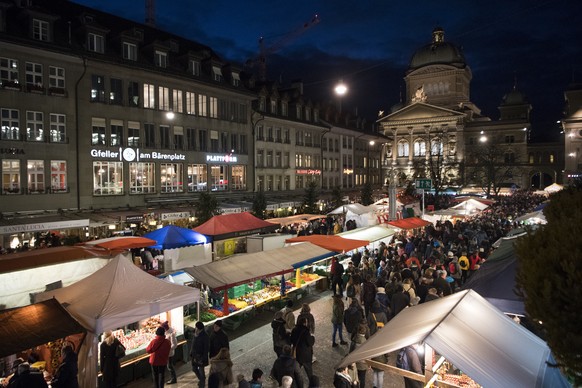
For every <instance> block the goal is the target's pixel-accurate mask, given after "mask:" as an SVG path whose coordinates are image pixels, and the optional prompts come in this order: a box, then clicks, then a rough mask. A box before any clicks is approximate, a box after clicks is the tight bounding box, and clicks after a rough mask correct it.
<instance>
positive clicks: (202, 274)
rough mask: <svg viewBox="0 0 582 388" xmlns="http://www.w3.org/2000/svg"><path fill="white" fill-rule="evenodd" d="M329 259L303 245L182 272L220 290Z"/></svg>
mask: <svg viewBox="0 0 582 388" xmlns="http://www.w3.org/2000/svg"><path fill="white" fill-rule="evenodd" d="M332 255H335V253H334V252H331V251H329V250H327V249H324V248H320V247H318V246H317V245H313V244H311V243H308V242H305V243H300V244H294V245H291V246H287V247H283V248H278V249H271V250H270V251H263V252H255V253H245V254H241V255H235V256H231V257H229V258H227V259H224V260H219V261H213V262H212V263H208V264H204V265H200V266H196V267H192V268H185V269H184V270H185V271H186V272H188V273H189V274H190V275H192V276H194V278H195V279H196V280H198V281H199V282H201V283H203V284H206V285H207V286H208V287H210V288H213V289H217V290H221V289H224V288H229V287H233V286H236V285H238V284H242V283H246V282H248V281H251V280H254V279H260V278H263V277H265V276H274V275H277V274H282V273H287V272H292V271H293V270H294V268H293V265H294V264H297V263H302V262H304V261H307V260H310V259H313V258H316V257H321V256H332Z"/></svg>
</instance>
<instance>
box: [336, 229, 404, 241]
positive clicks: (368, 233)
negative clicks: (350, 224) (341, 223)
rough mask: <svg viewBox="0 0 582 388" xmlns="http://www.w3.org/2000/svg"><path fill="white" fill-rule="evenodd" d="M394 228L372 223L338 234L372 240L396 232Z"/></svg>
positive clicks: (380, 238) (355, 238) (356, 238)
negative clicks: (372, 224)
mask: <svg viewBox="0 0 582 388" xmlns="http://www.w3.org/2000/svg"><path fill="white" fill-rule="evenodd" d="M396 230H397V229H396V228H393V227H391V226H384V225H374V226H368V227H365V228H358V229H353V230H348V231H347V232H342V233H338V236H341V237H344V238H350V239H353V240H368V241H370V242H374V241H378V240H382V239H385V238H387V237H390V236H393V235H394V234H395V233H396Z"/></svg>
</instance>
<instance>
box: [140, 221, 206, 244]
mask: <svg viewBox="0 0 582 388" xmlns="http://www.w3.org/2000/svg"><path fill="white" fill-rule="evenodd" d="M143 237H147V238H151V239H152V240H156V242H157V244H156V245H152V246H151V247H152V248H157V249H174V248H182V247H188V246H191V245H198V244H206V242H207V240H206V236H204V235H203V234H200V233H198V232H195V231H193V230H192V229H186V228H180V227H179V226H175V225H168V226H164V227H163V228H161V229H158V230H154V231H153V232H150V233H146V234H145V235H144V236H143Z"/></svg>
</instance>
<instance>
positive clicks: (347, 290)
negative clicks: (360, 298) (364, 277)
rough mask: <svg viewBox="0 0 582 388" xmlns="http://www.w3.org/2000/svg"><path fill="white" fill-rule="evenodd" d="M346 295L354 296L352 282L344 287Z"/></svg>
mask: <svg viewBox="0 0 582 388" xmlns="http://www.w3.org/2000/svg"><path fill="white" fill-rule="evenodd" d="M346 296H347V297H349V298H353V297H354V296H356V286H354V285H353V284H350V285H349V286H347V287H346Z"/></svg>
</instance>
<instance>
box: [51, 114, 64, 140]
mask: <svg viewBox="0 0 582 388" xmlns="http://www.w3.org/2000/svg"><path fill="white" fill-rule="evenodd" d="M66 137H67V116H65V115H62V114H58V113H51V114H50V134H49V139H50V142H51V143H64V142H65V141H66Z"/></svg>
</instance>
